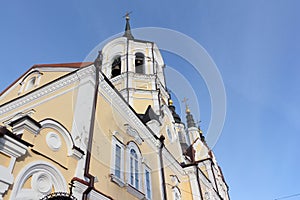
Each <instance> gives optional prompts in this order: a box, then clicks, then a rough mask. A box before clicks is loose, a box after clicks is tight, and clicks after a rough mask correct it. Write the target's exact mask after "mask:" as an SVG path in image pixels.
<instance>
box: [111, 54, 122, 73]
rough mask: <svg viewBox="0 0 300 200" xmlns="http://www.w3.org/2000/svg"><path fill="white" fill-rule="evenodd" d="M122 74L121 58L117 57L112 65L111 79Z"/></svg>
mask: <svg viewBox="0 0 300 200" xmlns="http://www.w3.org/2000/svg"><path fill="white" fill-rule="evenodd" d="M120 74H121V56H116V57H115V58H114V60H113V62H112V64H111V77H112V78H113V77H116V76H118V75H120Z"/></svg>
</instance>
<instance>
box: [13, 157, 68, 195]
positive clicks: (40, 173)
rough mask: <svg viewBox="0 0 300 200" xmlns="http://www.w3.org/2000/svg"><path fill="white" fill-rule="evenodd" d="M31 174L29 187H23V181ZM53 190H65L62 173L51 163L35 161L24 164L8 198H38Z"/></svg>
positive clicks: (65, 185)
mask: <svg viewBox="0 0 300 200" xmlns="http://www.w3.org/2000/svg"><path fill="white" fill-rule="evenodd" d="M31 176H32V179H31V186H32V188H31V189H24V188H23V185H24V183H25V182H26V181H27V180H28V179H29V178H30V177H31ZM52 187H53V188H54V191H55V192H67V189H68V188H67V183H66V180H65V178H64V176H63V175H62V173H61V172H60V171H59V170H58V169H57V168H56V167H55V166H54V165H52V164H51V163H48V162H45V161H35V162H32V163H30V164H28V165H26V166H25V167H24V168H23V169H22V170H21V171H20V172H19V174H18V176H17V177H16V181H15V183H14V187H13V190H12V193H11V196H10V199H14V200H29V199H38V198H41V197H43V196H45V195H47V194H49V193H50V192H51V190H52Z"/></svg>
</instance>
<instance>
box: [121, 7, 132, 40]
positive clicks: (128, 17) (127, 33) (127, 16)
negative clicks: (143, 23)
mask: <svg viewBox="0 0 300 200" xmlns="http://www.w3.org/2000/svg"><path fill="white" fill-rule="evenodd" d="M131 13H132V12H126V14H125V15H124V16H123V18H124V17H125V19H126V26H125V33H124V35H123V36H124V37H127V38H128V39H134V37H133V35H132V34H131V29H130V24H129V20H130V16H129V15H130V14H131Z"/></svg>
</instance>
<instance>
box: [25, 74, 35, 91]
mask: <svg viewBox="0 0 300 200" xmlns="http://www.w3.org/2000/svg"><path fill="white" fill-rule="evenodd" d="M35 81H36V77H35V76H34V77H32V78H31V79H29V80H28V83H27V85H26V88H25V91H27V90H30V89H32V88H33V87H34V86H35Z"/></svg>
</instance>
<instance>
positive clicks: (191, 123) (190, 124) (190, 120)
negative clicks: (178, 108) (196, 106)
mask: <svg viewBox="0 0 300 200" xmlns="http://www.w3.org/2000/svg"><path fill="white" fill-rule="evenodd" d="M187 101H188V99H187V98H185V97H184V99H183V100H182V102H183V103H185V112H186V123H187V127H188V128H190V127H196V123H195V121H194V118H193V115H192V114H191V111H190V108H189V106H188V104H187Z"/></svg>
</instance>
